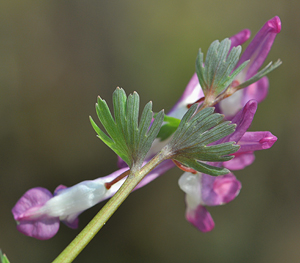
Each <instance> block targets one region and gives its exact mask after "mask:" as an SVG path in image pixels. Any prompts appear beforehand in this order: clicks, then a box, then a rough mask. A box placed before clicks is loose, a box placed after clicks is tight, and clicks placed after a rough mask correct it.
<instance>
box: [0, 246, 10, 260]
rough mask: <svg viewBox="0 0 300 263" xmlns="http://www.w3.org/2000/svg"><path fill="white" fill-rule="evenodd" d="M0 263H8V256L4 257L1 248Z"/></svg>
mask: <svg viewBox="0 0 300 263" xmlns="http://www.w3.org/2000/svg"><path fill="white" fill-rule="evenodd" d="M0 263H9V260H8V258H7V257H6V255H5V254H2V251H1V249H0Z"/></svg>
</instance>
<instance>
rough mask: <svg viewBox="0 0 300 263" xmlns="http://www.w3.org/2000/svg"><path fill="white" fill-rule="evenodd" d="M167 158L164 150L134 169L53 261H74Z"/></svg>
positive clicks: (57, 262) (66, 262)
mask: <svg viewBox="0 0 300 263" xmlns="http://www.w3.org/2000/svg"><path fill="white" fill-rule="evenodd" d="M164 160H165V156H164V154H163V153H162V152H160V153H158V154H157V155H156V156H155V157H154V158H152V159H151V160H150V161H149V162H148V163H147V164H146V165H144V166H143V167H142V168H141V169H140V170H132V171H130V174H129V175H128V177H127V179H126V180H125V182H124V183H123V184H122V186H121V187H120V189H119V190H118V191H117V192H116V193H115V195H114V196H113V197H112V198H111V199H110V200H109V201H108V202H107V203H106V204H105V206H103V208H102V209H101V210H100V211H99V212H98V213H97V214H96V216H95V217H94V218H93V219H92V220H91V221H90V222H89V224H88V225H87V226H86V227H85V228H84V229H83V230H82V231H81V232H80V233H79V234H78V235H77V237H76V238H75V239H74V240H73V241H72V242H71V243H70V244H69V245H68V246H67V247H66V248H65V249H64V251H62V252H61V254H60V255H59V256H58V257H57V258H56V259H55V260H54V261H53V263H61V262H64V263H69V262H72V261H73V260H74V259H75V258H76V257H77V256H78V255H79V253H80V252H81V251H82V250H83V249H84V248H85V247H86V245H87V244H88V243H89V242H90V241H91V240H92V239H93V237H94V236H95V235H96V234H97V233H98V231H99V230H100V229H101V228H102V227H103V226H104V225H105V223H106V222H107V221H108V219H109V218H110V217H111V216H112V215H113V214H114V212H115V211H116V210H117V209H118V207H119V206H120V205H121V204H122V203H123V202H124V201H125V199H126V198H127V197H128V195H129V194H130V193H131V191H132V190H133V189H134V188H135V187H136V186H137V185H138V183H139V182H140V181H141V180H142V179H143V178H144V177H145V176H146V175H147V174H148V173H149V172H151V171H152V170H153V169H154V168H155V167H156V166H157V165H159V164H160V163H161V162H162V161H164Z"/></svg>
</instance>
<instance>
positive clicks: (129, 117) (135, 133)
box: [90, 88, 164, 168]
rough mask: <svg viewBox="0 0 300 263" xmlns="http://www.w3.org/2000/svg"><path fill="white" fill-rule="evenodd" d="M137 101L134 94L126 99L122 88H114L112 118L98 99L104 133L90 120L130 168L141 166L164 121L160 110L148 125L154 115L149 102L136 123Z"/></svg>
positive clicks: (137, 115) (97, 108) (137, 114)
mask: <svg viewBox="0 0 300 263" xmlns="http://www.w3.org/2000/svg"><path fill="white" fill-rule="evenodd" d="M139 102H140V100H139V95H138V94H137V93H136V92H134V93H133V94H131V95H129V96H128V97H127V96H126V93H125V91H124V90H123V89H120V88H117V89H116V90H115V91H114V93H113V109H114V118H113V116H112V115H111V113H110V110H109V108H108V106H107V103H106V102H105V100H103V99H101V98H100V97H99V98H98V100H97V104H96V112H97V116H98V118H99V120H100V122H101V124H102V125H103V127H104V129H105V131H106V132H107V134H106V133H105V132H103V131H102V130H101V129H100V128H99V127H98V126H97V124H96V123H95V122H94V121H93V119H92V118H91V117H90V121H91V124H92V127H93V128H94V130H95V131H96V133H97V134H98V137H99V138H100V139H101V140H102V141H103V142H104V143H105V144H106V145H107V146H109V147H110V148H111V149H112V150H113V151H114V152H115V153H116V154H118V155H119V156H120V157H121V158H122V159H123V160H124V161H125V162H126V163H127V165H128V166H129V167H130V168H132V167H133V166H134V167H140V166H141V165H142V164H143V161H144V159H145V157H146V154H147V153H148V151H149V150H150V148H151V145H152V143H153V141H154V139H155V138H156V136H157V134H158V132H159V130H160V127H161V125H162V122H163V118H164V113H163V111H161V112H160V113H158V114H157V117H156V118H155V120H154V121H153V123H152V125H151V121H152V117H153V112H152V103H151V102H149V103H148V104H147V105H146V106H145V108H144V110H143V112H142V115H141V118H140V122H139V121H138V118H139ZM150 125H151V127H150Z"/></svg>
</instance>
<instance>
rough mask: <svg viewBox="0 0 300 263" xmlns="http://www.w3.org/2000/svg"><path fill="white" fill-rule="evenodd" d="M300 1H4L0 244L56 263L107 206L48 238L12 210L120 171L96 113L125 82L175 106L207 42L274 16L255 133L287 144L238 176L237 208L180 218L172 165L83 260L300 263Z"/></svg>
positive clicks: (23, 258) (17, 255) (0, 20)
mask: <svg viewBox="0 0 300 263" xmlns="http://www.w3.org/2000/svg"><path fill="white" fill-rule="evenodd" d="M299 11H300V4H299V1H286V0H277V1H268V0H252V1H234V0H230V1H207V0H206V1H203V0H198V1H196V0H185V1H175V0H173V1H171V0H167V1H156V0H155V1H137V0H132V1H99V0H98V1H95V0H94V1H93V0H90V1H89V0H87V1H80V0H73V1H57V0H55V1H1V2H0V61H1V62H0V67H1V70H0V85H1V86H0V87H1V88H0V119H1V128H0V145H1V146H0V151H1V153H0V154H1V158H0V187H1V188H0V189H1V190H0V209H1V216H0V247H1V248H2V250H3V251H4V252H5V253H6V254H7V255H8V257H9V259H10V260H11V263H16V262H31V263H32V262H50V261H51V260H53V259H54V258H55V257H56V256H57V255H58V254H59V253H60V252H61V251H62V249H63V248H64V247H65V246H66V245H67V244H68V243H69V242H70V241H71V240H72V239H73V238H74V237H75V236H76V234H77V233H79V231H80V229H82V228H83V227H84V226H85V225H86V224H87V223H88V222H89V220H90V219H91V218H92V217H93V216H94V215H95V214H96V212H97V211H98V210H99V209H100V207H101V206H102V205H103V204H100V205H97V206H96V207H94V208H92V209H90V210H88V211H87V212H85V213H84V214H82V215H81V216H80V228H79V229H78V230H71V229H69V228H67V227H66V226H65V225H63V224H62V225H61V228H60V230H59V232H58V234H57V235H56V236H55V237H54V238H52V239H50V240H48V241H39V240H35V239H33V238H30V237H27V236H24V235H22V234H20V233H19V232H18V231H17V230H16V225H15V222H14V220H13V217H12V214H11V208H12V207H13V206H14V204H15V202H16V201H17V200H18V199H19V198H20V197H21V196H22V195H23V194H24V193H25V191H27V190H28V189H29V188H32V187H36V186H42V187H46V188H48V189H49V190H50V191H53V190H54V189H55V187H56V186H58V185H59V184H64V185H67V186H71V185H74V184H76V183H78V182H80V181H82V180H86V179H94V178H97V177H99V176H104V175H107V174H109V173H111V172H112V171H114V170H115V169H116V156H115V155H114V153H113V152H112V151H110V150H109V149H108V148H107V147H106V146H105V145H104V144H103V143H101V141H100V140H99V139H97V138H96V135H95V132H94V131H93V129H92V127H91V125H90V123H89V120H88V116H89V115H92V116H93V117H95V116H96V115H95V110H94V104H95V102H96V97H97V95H101V96H102V97H103V98H105V99H106V100H107V101H109V103H110V104H111V94H112V92H113V90H114V89H115V87H117V86H121V87H123V88H124V89H125V90H126V92H127V93H130V92H133V91H134V90H136V91H137V92H138V93H139V94H140V95H141V101H142V104H145V103H146V102H147V101H149V100H152V101H153V103H154V110H155V111H158V110H160V109H162V108H164V109H165V110H169V109H170V108H171V107H172V105H173V104H174V103H175V102H176V100H177V99H178V98H179V96H180V95H181V93H182V91H183V90H184V88H185V86H186V84H187V83H188V81H189V79H190V77H191V76H192V74H193V73H194V63H195V59H196V54H197V51H198V48H199V47H201V48H202V49H203V50H204V51H206V50H207V48H208V46H209V44H210V43H211V42H212V41H213V40H215V39H219V40H222V39H223V38H225V37H228V36H231V35H233V34H235V33H237V32H238V31H240V30H242V29H244V28H249V29H250V30H251V32H252V37H253V36H254V34H255V33H256V32H257V31H258V30H259V29H260V28H261V27H262V25H263V24H264V23H265V22H266V21H267V20H268V19H270V18H272V17H274V16H275V15H278V16H280V18H281V21H282V32H281V33H280V34H279V35H278V36H277V39H276V41H275V44H274V46H273V49H272V51H271V53H270V55H269V56H268V58H267V61H275V60H277V58H281V59H282V60H283V65H282V66H281V67H280V68H279V69H277V70H276V71H275V72H273V73H271V74H270V75H269V79H270V92H269V95H268V97H267V99H266V100H265V101H264V102H263V103H261V104H260V105H259V107H258V111H257V113H256V116H255V120H254V122H253V124H252V126H251V130H253V131H255V130H269V131H271V132H272V133H273V134H274V135H276V136H278V141H277V142H276V144H275V145H274V146H273V148H271V149H270V150H268V151H264V152H257V153H256V161H255V163H254V164H253V165H252V166H249V167H247V168H246V169H245V170H243V171H237V172H235V175H236V176H237V177H238V179H239V180H240V181H241V182H242V184H243V189H242V191H241V193H240V195H239V197H238V198H237V199H236V200H234V201H233V202H231V203H229V204H227V205H225V206H222V207H212V208H209V211H210V212H211V214H212V216H213V218H214V220H215V223H216V227H215V229H214V230H213V231H212V232H210V233H206V234H203V233H201V232H198V231H197V230H196V229H195V228H194V227H192V226H191V225H190V224H189V223H188V222H186V220H185V218H184V211H185V204H184V194H183V192H181V190H180V189H179V187H178V184H177V181H178V178H179V176H180V175H181V172H180V171H179V170H178V169H173V170H171V171H169V172H168V173H166V174H165V175H163V176H162V177H160V178H159V179H157V180H155V181H154V182H152V183H151V184H149V185H147V186H146V187H144V188H143V189H141V190H139V191H137V192H135V193H133V194H132V195H131V196H130V197H129V198H128V200H126V202H125V203H124V204H123V205H122V206H121V207H120V209H119V210H118V211H117V213H116V214H115V215H114V216H113V217H112V218H111V220H110V221H109V222H108V223H107V225H106V226H105V227H104V228H103V229H102V230H101V232H100V233H99V234H98V235H97V236H96V237H95V239H94V240H93V241H92V242H91V244H90V245H89V246H88V247H87V248H86V249H85V250H84V251H83V252H82V254H81V255H80V256H79V257H78V258H77V260H75V262H222V263H227V262H228V263H229V262H243V263H247V262H257V263H260V262H272V263H277V262H278V263H279V262H280V263H281V262H300V247H299V246H300V220H299V217H300V209H299V201H300V180H299V175H300V161H299V156H300V154H299V152H300V150H299V149H300V138H299V130H300V124H299V110H300V107H299V105H300V103H299V98H300V89H299V86H298V83H300V79H299V75H300V73H299V66H297V64H296V63H297V61H300V52H299V45H300V27H299V24H300V18H299Z"/></svg>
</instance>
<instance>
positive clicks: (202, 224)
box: [186, 205, 215, 232]
mask: <svg viewBox="0 0 300 263" xmlns="http://www.w3.org/2000/svg"><path fill="white" fill-rule="evenodd" d="M186 219H187V220H188V221H189V222H190V223H191V224H192V225H194V226H195V227H197V228H198V229H199V230H200V231H202V232H209V231H211V230H213V228H214V227H215V222H214V220H213V218H212V217H211V215H210V213H209V212H208V211H207V210H206V208H205V207H204V206H202V205H199V206H198V207H197V208H196V209H189V208H188V207H187V211H186Z"/></svg>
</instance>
